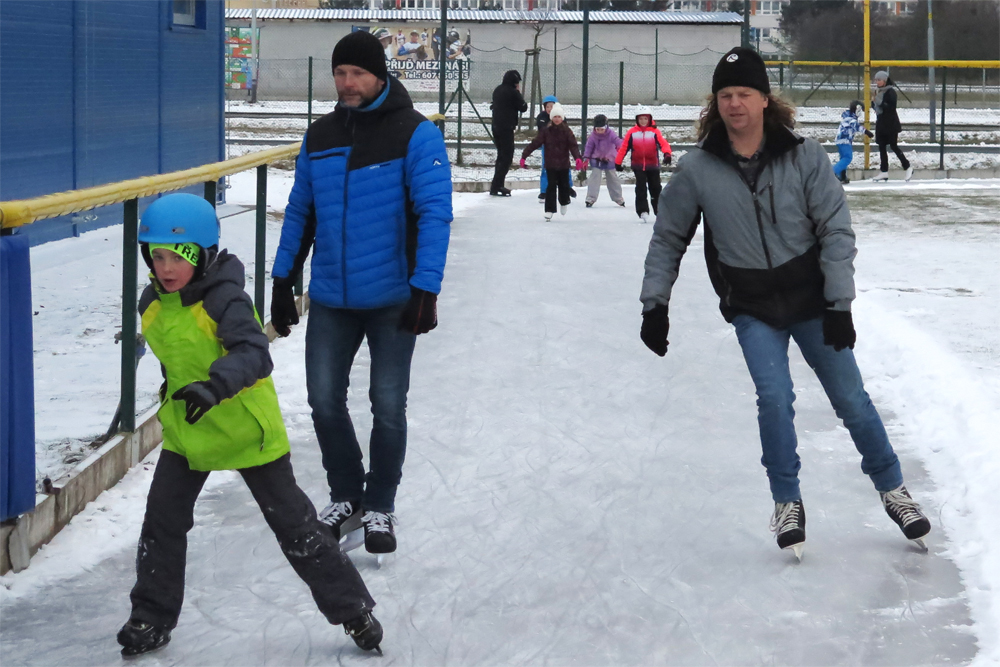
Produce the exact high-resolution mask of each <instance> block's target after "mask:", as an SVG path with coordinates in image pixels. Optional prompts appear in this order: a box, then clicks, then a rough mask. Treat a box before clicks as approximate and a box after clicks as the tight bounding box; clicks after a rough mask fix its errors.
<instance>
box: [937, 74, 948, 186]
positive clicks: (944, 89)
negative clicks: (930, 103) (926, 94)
mask: <svg viewBox="0 0 1000 667" xmlns="http://www.w3.org/2000/svg"><path fill="white" fill-rule="evenodd" d="M947 101H948V68H947V67H942V68H941V159H940V162H939V163H938V169H940V170H942V171H944V131H945V127H946V126H945V124H944V107H945V102H947Z"/></svg>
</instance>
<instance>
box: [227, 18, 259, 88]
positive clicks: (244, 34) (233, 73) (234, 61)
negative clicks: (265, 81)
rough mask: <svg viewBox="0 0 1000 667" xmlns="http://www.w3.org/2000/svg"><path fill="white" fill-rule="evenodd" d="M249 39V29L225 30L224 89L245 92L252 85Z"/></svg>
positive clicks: (230, 28)
mask: <svg viewBox="0 0 1000 667" xmlns="http://www.w3.org/2000/svg"><path fill="white" fill-rule="evenodd" d="M250 37H251V32H250V28H236V27H227V28H226V88H236V89H238V90H247V89H249V88H250V87H251V85H253V81H252V76H253V74H252V72H251V69H250V60H251V58H252V56H253V54H252V53H251V48H252V47H251V38H250ZM257 44H260V28H258V29H257Z"/></svg>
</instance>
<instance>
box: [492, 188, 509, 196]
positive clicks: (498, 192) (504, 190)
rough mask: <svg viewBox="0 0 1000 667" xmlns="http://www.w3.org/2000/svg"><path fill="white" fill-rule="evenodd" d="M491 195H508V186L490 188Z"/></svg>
mask: <svg viewBox="0 0 1000 667" xmlns="http://www.w3.org/2000/svg"><path fill="white" fill-rule="evenodd" d="M490 196H491V197H510V189H509V188H500V189H499V190H490Z"/></svg>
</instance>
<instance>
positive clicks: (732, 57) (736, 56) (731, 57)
mask: <svg viewBox="0 0 1000 667" xmlns="http://www.w3.org/2000/svg"><path fill="white" fill-rule="evenodd" d="M739 59H740V56H739V54H737V53H730V54H729V57H728V58H726V62H727V63H734V62H736V61H737V60H739Z"/></svg>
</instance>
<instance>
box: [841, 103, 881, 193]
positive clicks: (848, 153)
mask: <svg viewBox="0 0 1000 667" xmlns="http://www.w3.org/2000/svg"><path fill="white" fill-rule="evenodd" d="M863 110H864V107H862V106H861V102H859V101H858V100H854V101H853V102H851V105H850V106H849V107H848V108H847V110H846V111H844V113H842V114H841V115H840V127H839V128H837V138H836V139H834V141H833V143H835V144H837V150H838V151H839V152H840V160H839V161H837V163H836V164H835V165H833V173H834V174H836V176H837V178H838V179H840V182H841V183H850V181H849V180H848V178H847V168H848V167H849V166H851V160H853V159H854V146H853V144H854V135H855V134H857V133H858V132H861V131H862V128H861V123H859V122H858V111H863ZM864 133H865V134H866V135H867V136H868V138H869V139H871V138H872V137H874V136H875V135H874V134H872V133H871V132H870V131H869V130H864Z"/></svg>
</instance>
